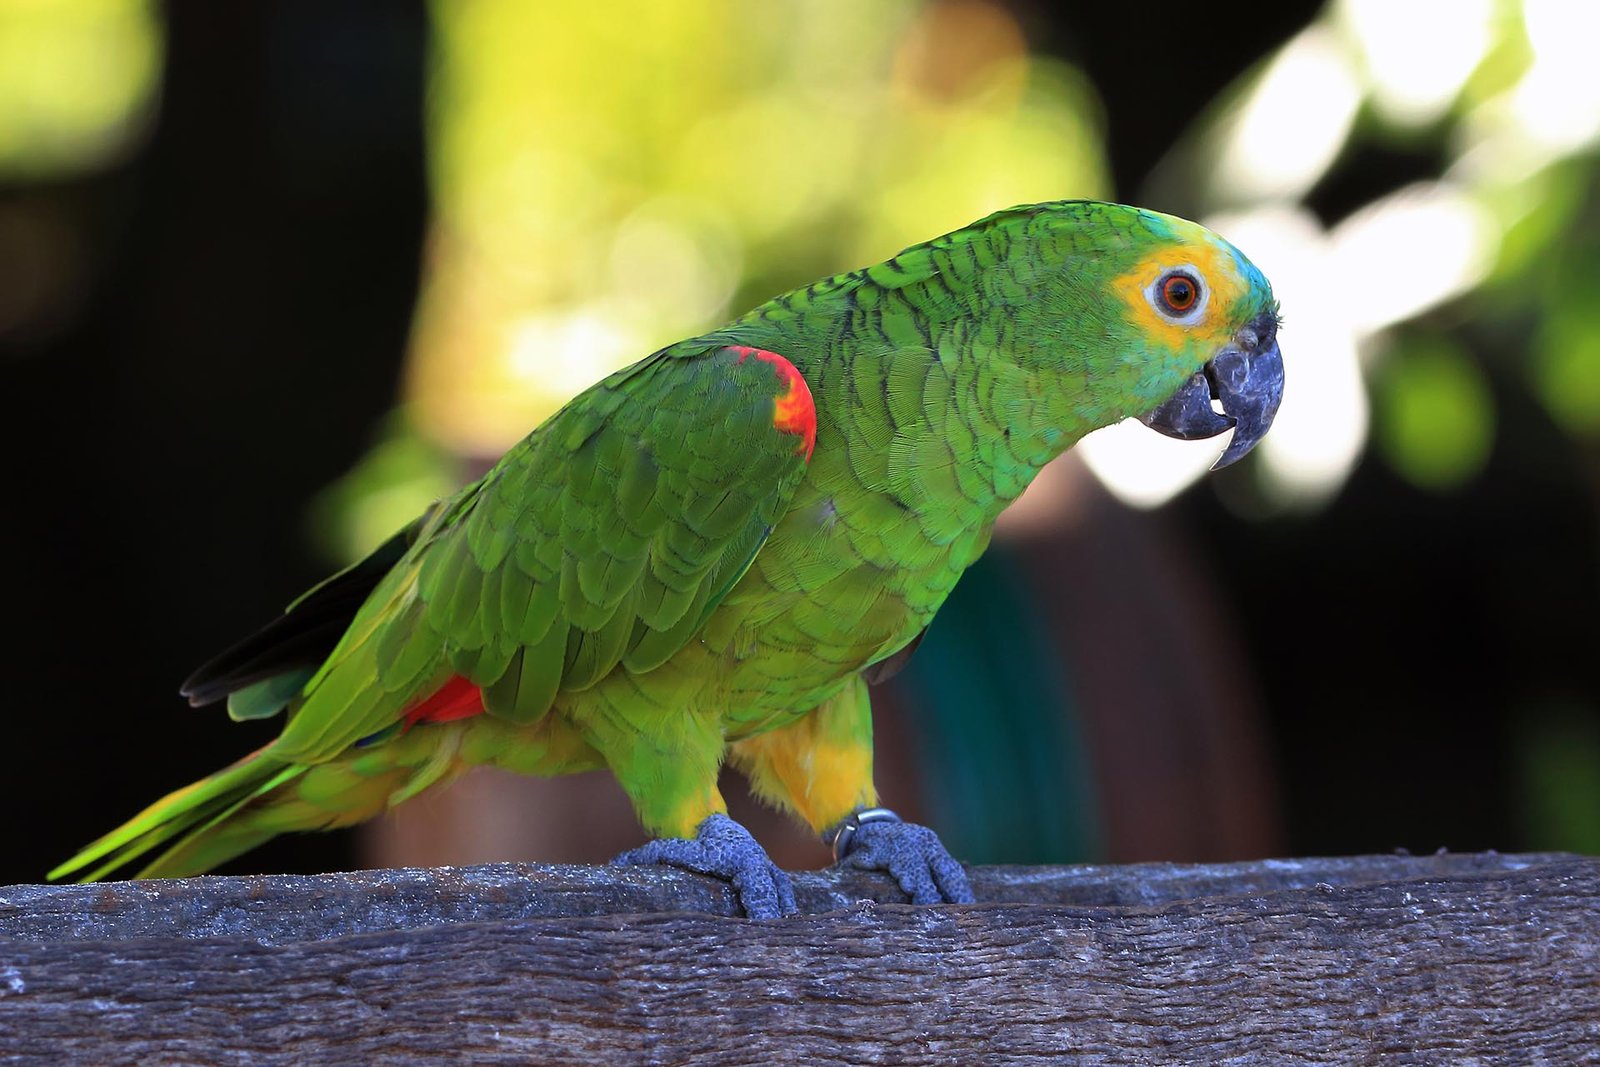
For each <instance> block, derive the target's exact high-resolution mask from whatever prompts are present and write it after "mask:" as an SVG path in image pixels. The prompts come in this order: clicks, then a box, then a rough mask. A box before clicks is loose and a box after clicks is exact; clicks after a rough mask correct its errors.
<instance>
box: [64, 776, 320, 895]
mask: <svg viewBox="0 0 1600 1067" xmlns="http://www.w3.org/2000/svg"><path fill="white" fill-rule="evenodd" d="M304 772H305V768H304V767H301V766H296V765H294V764H285V763H283V762H282V761H281V760H277V759H274V758H272V757H271V756H269V755H267V754H266V750H265V749H263V750H261V751H258V752H254V753H251V754H250V755H248V756H246V757H245V758H244V759H242V760H240V761H239V762H237V763H235V764H233V765H232V766H229V767H225V768H223V769H222V770H220V771H218V772H217V773H216V774H213V775H211V776H210V777H207V778H202V779H200V780H199V781H198V782H195V783H194V784H193V785H187V786H184V787H183V788H182V789H179V790H177V791H176V792H173V793H168V794H167V795H166V796H164V797H162V798H161V799H160V800H158V801H156V802H155V803H154V804H152V805H150V806H149V807H148V808H146V809H144V810H143V811H141V812H140V813H139V814H138V815H135V816H134V817H133V818H131V819H129V820H128V821H127V822H125V823H123V824H122V825H121V826H119V827H117V828H116V829H115V830H113V831H111V832H110V833H109V834H106V835H105V836H104V837H102V838H100V839H99V840H98V841H95V842H94V843H93V844H91V845H89V846H88V847H86V848H84V849H83V850H82V851H80V852H79V853H78V854H77V855H76V856H73V857H72V858H71V859H69V860H68V861H67V862H65V863H63V864H62V865H61V866H59V867H57V868H56V869H55V870H53V871H51V872H50V873H49V874H48V875H47V876H46V877H48V878H49V879H50V880H51V881H52V882H54V881H57V880H58V879H61V878H66V877H68V876H71V875H78V880H79V881H80V882H93V881H97V880H99V879H101V878H104V877H105V876H106V875H107V874H110V873H111V872H112V871H115V870H117V869H118V868H120V867H123V866H126V865H127V864H129V863H132V862H133V861H134V860H136V859H138V858H139V857H141V856H144V855H146V854H147V853H149V852H152V851H154V850H155V849H158V848H161V847H162V846H164V845H167V846H168V847H167V849H166V851H165V852H163V853H162V854H161V855H160V856H158V857H157V858H156V859H155V860H154V861H152V862H151V863H149V864H147V865H146V866H145V867H144V868H143V869H142V870H140V871H139V873H138V875H137V876H136V877H140V878H148V877H181V876H183V875H186V874H198V873H200V872H202V871H205V870H208V869H210V868H211V867H214V866H216V865H217V864H219V863H222V862H224V861H226V860H229V859H232V858H233V857H234V856H237V855H238V854H239V853H241V852H244V851H246V850H247V849H250V848H254V847H255V846H256V845H258V844H260V843H261V842H263V841H265V840H266V839H267V838H269V837H271V836H273V834H274V833H275V832H276V831H274V830H271V829H266V828H263V827H256V826H251V825H250V823H249V821H243V822H241V821H239V820H235V819H233V818H232V817H233V816H234V815H235V814H236V813H238V812H239V811H240V809H242V808H243V807H244V806H245V805H247V804H249V803H250V802H251V801H253V800H255V799H257V798H258V797H262V796H265V795H266V794H267V793H270V792H271V791H273V790H274V789H277V788H278V787H279V786H281V785H283V784H284V783H285V782H289V781H292V780H293V779H294V778H296V777H298V776H299V775H301V774H302V773H304ZM169 843H170V844H169ZM91 866H93V869H92V870H89V871H88V873H82V872H83V871H84V870H85V868H89V867H91Z"/></svg>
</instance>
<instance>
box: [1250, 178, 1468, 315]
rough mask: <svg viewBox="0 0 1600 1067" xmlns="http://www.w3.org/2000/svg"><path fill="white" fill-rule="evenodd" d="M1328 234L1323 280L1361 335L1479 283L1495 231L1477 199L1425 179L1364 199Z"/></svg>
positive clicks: (1413, 313) (1324, 285) (1414, 313)
mask: <svg viewBox="0 0 1600 1067" xmlns="http://www.w3.org/2000/svg"><path fill="white" fill-rule="evenodd" d="M1331 237H1332V249H1331V256H1330V259H1329V261H1328V263H1327V267H1326V273H1325V274H1324V276H1323V279H1322V281H1323V283H1324V284H1323V286H1322V288H1323V289H1324V290H1325V291H1327V292H1329V293H1337V299H1338V301H1339V302H1340V303H1341V304H1342V305H1343V306H1344V307H1345V308H1347V309H1348V313H1349V315H1350V325H1351V326H1352V327H1353V328H1354V329H1355V330H1356V332H1357V334H1358V335H1362V334H1371V333H1375V332H1377V331H1378V330H1380V329H1382V328H1383V327H1385V326H1388V325H1390V324H1392V323H1396V322H1401V321H1403V320H1405V319H1409V318H1411V317H1412V316H1414V315H1416V314H1417V313H1418V312H1421V311H1424V310H1426V309H1427V308H1430V307H1432V306H1434V305H1435V304H1438V303H1441V302H1443V301H1445V300H1448V299H1450V298H1451V297H1453V296H1456V295H1458V294H1460V293H1463V292H1465V291H1466V290H1468V289H1470V288H1472V287H1473V286H1474V285H1476V284H1478V282H1480V281H1481V280H1482V279H1483V277H1484V275H1485V274H1487V273H1488V270H1489V267H1490V266H1491V264H1492V263H1493V259H1494V254H1495V252H1496V250H1497V246H1498V241H1499V231H1498V227H1497V226H1496V225H1495V222H1494V220H1493V218H1492V217H1491V216H1490V215H1489V213H1488V211H1487V210H1486V209H1484V208H1483V207H1481V206H1479V204H1478V203H1477V202H1476V201H1474V200H1473V199H1471V198H1470V197H1468V196H1466V195H1465V194H1463V193H1461V192H1460V191H1458V190H1456V189H1453V188H1450V187H1449V186H1447V185H1444V184H1441V183H1437V182H1429V183H1426V184H1419V185H1412V186H1408V187H1406V188H1404V189H1401V190H1399V191H1397V192H1395V193H1392V194H1390V195H1389V196H1386V197H1384V198H1382V199H1381V200H1377V201H1374V202H1373V203H1371V204H1368V205H1367V206H1366V207H1365V208H1363V209H1361V210H1360V211H1358V212H1357V213H1356V214H1354V215H1351V216H1350V217H1349V218H1347V219H1345V220H1344V221H1343V222H1341V223H1340V224H1339V225H1338V226H1337V227H1336V228H1335V229H1334V231H1333V233H1332V235H1331ZM1262 269H1263V270H1265V269H1266V268H1265V267H1263V268H1262ZM1268 277H1273V275H1272V274H1271V273H1270V272H1269V273H1268Z"/></svg>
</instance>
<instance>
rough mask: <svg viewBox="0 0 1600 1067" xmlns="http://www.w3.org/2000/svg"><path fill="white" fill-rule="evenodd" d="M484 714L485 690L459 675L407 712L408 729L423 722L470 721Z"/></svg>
mask: <svg viewBox="0 0 1600 1067" xmlns="http://www.w3.org/2000/svg"><path fill="white" fill-rule="evenodd" d="M482 714H483V690H481V689H479V688H478V687H477V686H475V685H473V684H472V683H471V682H469V681H467V680H466V679H465V678H463V677H461V675H459V674H457V675H455V676H453V677H452V678H451V679H450V680H449V681H448V682H445V683H444V684H443V685H441V686H440V687H439V688H438V689H437V690H435V691H434V693H433V695H432V696H428V697H424V698H423V699H422V702H421V703H419V704H417V706H416V707H414V708H412V709H411V710H410V711H408V712H406V727H407V729H409V728H411V727H413V726H415V725H417V724H418V723H422V722H451V721H453V720H455V719H470V718H472V717H473V716H474V715H482Z"/></svg>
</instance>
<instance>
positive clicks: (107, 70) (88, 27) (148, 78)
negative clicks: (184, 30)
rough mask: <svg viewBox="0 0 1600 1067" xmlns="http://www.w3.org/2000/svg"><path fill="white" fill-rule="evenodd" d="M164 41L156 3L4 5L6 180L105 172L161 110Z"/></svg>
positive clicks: (0, 106) (0, 77) (1, 75)
mask: <svg viewBox="0 0 1600 1067" xmlns="http://www.w3.org/2000/svg"><path fill="white" fill-rule="evenodd" d="M162 54H163V48H162V33H161V25H160V20H159V19H158V17H157V13H156V10H155V5H154V4H152V3H150V2H149V0H7V2H5V3H0V175H3V176H5V177H7V178H11V179H38V178H43V177H48V176H52V175H58V174H69V173H74V172H77V171H81V170H83V169H85V168H88V167H93V166H98V165H101V164H103V163H105V162H106V161H107V160H108V159H110V158H112V157H113V156H115V155H116V154H117V153H119V152H120V151H122V150H123V149H125V148H126V147H127V146H128V145H129V144H130V143H132V141H134V140H135V139H136V138H137V136H138V134H139V133H140V132H142V130H143V129H144V128H145V126H146V124H147V122H148V120H149V119H150V118H151V117H153V115H154V112H155V107H154V105H155V98H156V90H157V86H158V84H159V79H160V74H161V61H162Z"/></svg>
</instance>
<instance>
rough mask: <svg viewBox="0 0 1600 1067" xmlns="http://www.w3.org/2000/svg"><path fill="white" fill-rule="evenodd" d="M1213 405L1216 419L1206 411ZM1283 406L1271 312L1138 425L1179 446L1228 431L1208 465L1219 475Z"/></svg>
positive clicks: (1260, 434)
mask: <svg viewBox="0 0 1600 1067" xmlns="http://www.w3.org/2000/svg"><path fill="white" fill-rule="evenodd" d="M1213 400H1216V401H1217V402H1218V403H1219V404H1220V405H1221V407H1222V411H1221V412H1220V413H1219V412H1218V411H1217V410H1216V409H1215V408H1213V407H1212V406H1211V402H1212V401H1213ZM1282 400H1283V356H1282V355H1281V354H1280V353H1279V352H1278V320H1277V316H1276V315H1274V314H1273V313H1271V312H1266V313H1263V314H1262V315H1259V316H1257V317H1256V318H1255V319H1254V320H1253V321H1252V322H1251V323H1250V325H1248V326H1246V327H1245V328H1244V329H1242V330H1240V331H1239V332H1238V334H1237V335H1235V336H1234V339H1233V343H1232V344H1230V345H1229V346H1228V347H1226V348H1224V349H1223V350H1222V351H1221V352H1218V353H1217V354H1216V356H1215V357H1213V358H1212V360H1211V362H1210V363H1207V364H1206V365H1205V366H1204V367H1202V368H1201V369H1200V370H1198V371H1196V372H1195V375H1194V377H1192V378H1190V379H1189V380H1188V381H1187V382H1185V383H1184V385H1183V388H1181V389H1179V390H1178V391H1177V392H1176V393H1174V394H1172V396H1171V397H1170V398H1169V399H1168V400H1167V401H1166V402H1165V403H1163V404H1162V405H1161V406H1159V407H1157V408H1156V409H1155V410H1153V411H1151V412H1148V413H1147V414H1144V415H1141V416H1139V421H1140V422H1142V423H1144V424H1145V425H1146V426H1148V427H1150V428H1151V429H1152V430H1156V431H1158V432H1160V433H1164V434H1166V435H1167V436H1168V437H1176V438H1179V439H1180V440H1184V441H1194V440H1198V439H1200V438H1202V437H1215V436H1217V434H1219V433H1222V432H1223V431H1224V430H1227V429H1229V428H1231V429H1232V430H1233V440H1232V441H1229V442H1228V447H1227V448H1226V449H1225V450H1224V451H1223V453H1222V456H1221V457H1220V458H1219V459H1218V460H1217V461H1216V462H1215V463H1213V464H1212V465H1211V469H1212V470H1214V471H1215V470H1221V469H1222V468H1223V467H1226V466H1228V465H1229V464H1230V463H1233V462H1235V461H1237V460H1240V459H1243V458H1244V456H1245V454H1246V453H1247V452H1249V451H1250V450H1251V449H1252V448H1254V447H1255V446H1256V442H1257V441H1259V440H1261V438H1262V437H1264V436H1266V433H1267V430H1268V428H1269V427H1271V426H1272V419H1273V416H1275V415H1277V413H1278V404H1279V403H1280V402H1281V401H1282Z"/></svg>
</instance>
